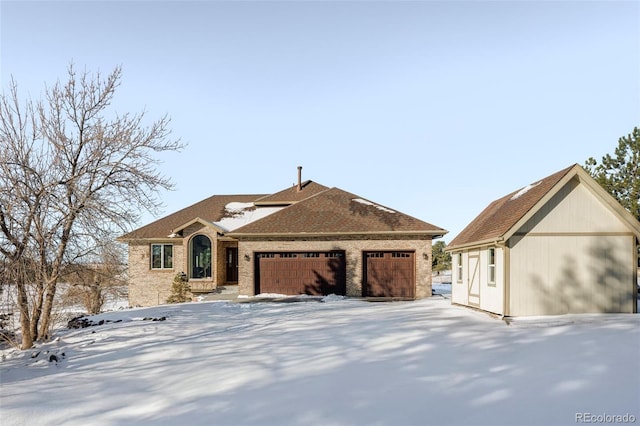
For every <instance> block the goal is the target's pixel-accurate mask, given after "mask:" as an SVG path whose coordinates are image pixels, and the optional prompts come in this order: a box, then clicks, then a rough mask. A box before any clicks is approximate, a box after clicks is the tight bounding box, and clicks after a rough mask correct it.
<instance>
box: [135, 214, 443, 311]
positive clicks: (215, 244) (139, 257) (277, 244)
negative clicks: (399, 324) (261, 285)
mask: <svg viewBox="0 0 640 426" xmlns="http://www.w3.org/2000/svg"><path fill="white" fill-rule="evenodd" d="M183 234H184V238H173V239H167V240H166V241H154V242H153V243H154V244H156V243H157V244H173V268H172V269H163V270H156V269H151V258H150V256H151V243H150V242H149V241H130V242H129V305H130V306H155V305H160V304H163V303H165V302H166V300H167V297H169V295H170V294H171V285H172V283H173V278H174V277H175V275H176V274H177V273H179V272H185V273H188V271H189V265H188V252H189V250H188V247H189V241H190V240H191V238H192V237H193V236H195V235H207V236H208V237H209V238H210V239H211V243H212V253H214V254H215V255H214V256H213V259H212V278H211V279H198V280H194V279H190V280H189V284H190V285H191V286H192V289H193V290H194V291H210V290H213V289H215V288H216V286H217V285H222V284H224V280H225V278H226V263H225V262H226V259H225V253H226V248H227V247H234V246H236V244H237V246H238V292H239V294H241V295H246V296H253V295H254V288H255V286H254V283H255V277H254V268H255V264H254V263H255V253H256V252H270V251H330V250H344V251H345V257H346V267H347V268H346V269H347V270H346V274H347V277H346V278H347V283H346V284H347V288H346V294H347V296H353V297H360V296H362V275H363V251H391V250H393V251H396V250H397V251H415V264H416V297H417V298H424V297H429V296H431V238H430V237H428V236H420V237H406V238H405V239H399V238H398V237H394V238H393V239H383V238H371V237H370V236H362V237H360V238H352V239H343V240H339V241H336V240H335V239H307V240H304V241H291V240H289V241H284V240H283V241H273V240H264V241H240V242H239V243H238V242H235V241H225V240H218V239H217V234H216V232H215V230H213V229H211V228H208V227H204V226H202V225H201V224H194V225H191V226H189V227H188V228H186V229H185V230H184V233H183ZM425 255H426V256H427V257H426V259H425V257H424V256H425ZM247 259H248V260H247Z"/></svg>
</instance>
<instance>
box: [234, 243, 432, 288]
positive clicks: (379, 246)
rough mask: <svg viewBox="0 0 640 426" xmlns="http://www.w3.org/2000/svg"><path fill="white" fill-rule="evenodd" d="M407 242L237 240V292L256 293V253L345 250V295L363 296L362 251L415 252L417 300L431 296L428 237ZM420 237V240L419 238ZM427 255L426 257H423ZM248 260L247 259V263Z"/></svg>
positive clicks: (429, 245)
mask: <svg viewBox="0 0 640 426" xmlns="http://www.w3.org/2000/svg"><path fill="white" fill-rule="evenodd" d="M405 238H406V239H399V238H398V237H395V236H394V237H393V239H370V238H367V237H365V236H363V237H360V238H359V239H358V238H354V239H348V240H345V239H342V240H339V241H336V240H335V239H331V240H329V239H327V240H322V239H314V240H311V239H307V240H304V241H284V240H283V241H273V240H270V241H269V240H263V241H255V240H254V241H246V240H245V241H240V242H239V244H238V258H239V260H238V264H239V266H238V269H239V270H238V274H239V279H238V281H239V286H238V292H239V294H241V295H246V296H254V295H255V294H254V293H255V285H254V282H255V277H254V272H255V261H256V258H255V253H257V252H277V251H329V250H344V251H345V256H346V266H347V271H346V272H347V292H346V293H347V296H354V297H361V296H362V273H363V251H396V250H397V251H415V262H416V298H424V297H429V296H431V237H429V236H419V237H405ZM420 238H422V239H420ZM425 254H426V256H427V258H426V259H425V258H424V255H425ZM247 259H248V260H247Z"/></svg>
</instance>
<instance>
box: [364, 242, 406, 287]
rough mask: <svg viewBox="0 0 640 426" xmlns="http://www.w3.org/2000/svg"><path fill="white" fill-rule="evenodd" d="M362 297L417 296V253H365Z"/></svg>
mask: <svg viewBox="0 0 640 426" xmlns="http://www.w3.org/2000/svg"><path fill="white" fill-rule="evenodd" d="M364 262H365V266H364V275H365V276H364V283H365V284H364V285H363V286H362V295H363V296H369V297H410V298H413V297H415V295H416V272H415V271H416V268H415V253H414V252H410V251H391V252H383V251H376V252H365V253H364Z"/></svg>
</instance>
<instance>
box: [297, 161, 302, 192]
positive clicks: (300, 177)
mask: <svg viewBox="0 0 640 426" xmlns="http://www.w3.org/2000/svg"><path fill="white" fill-rule="evenodd" d="M298 191H302V166H298Z"/></svg>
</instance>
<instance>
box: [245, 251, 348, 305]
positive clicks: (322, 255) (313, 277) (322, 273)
mask: <svg viewBox="0 0 640 426" xmlns="http://www.w3.org/2000/svg"><path fill="white" fill-rule="evenodd" d="M257 260H258V261H257V265H258V271H257V273H256V279H257V282H256V293H277V294H287V295H296V294H308V295H327V294H340V295H344V294H345V290H346V268H345V257H344V252H300V253H264V254H258V256H257Z"/></svg>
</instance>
